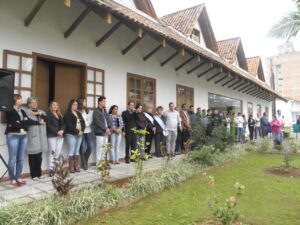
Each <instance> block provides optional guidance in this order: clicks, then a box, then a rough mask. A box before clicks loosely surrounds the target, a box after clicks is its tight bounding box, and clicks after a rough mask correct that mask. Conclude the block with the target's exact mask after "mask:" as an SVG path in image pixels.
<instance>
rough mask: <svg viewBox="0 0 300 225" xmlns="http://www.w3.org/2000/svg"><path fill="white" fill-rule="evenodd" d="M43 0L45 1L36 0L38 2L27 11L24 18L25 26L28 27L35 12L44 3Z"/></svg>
mask: <svg viewBox="0 0 300 225" xmlns="http://www.w3.org/2000/svg"><path fill="white" fill-rule="evenodd" d="M45 2H46V0H38V2H37V3H36V4H35V5H34V7H33V9H32V10H31V12H30V13H29V15H28V16H27V17H26V19H25V20H24V26H25V27H28V26H29V25H30V24H31V22H32V20H33V19H34V17H35V16H36V14H37V13H38V12H39V11H40V9H41V8H42V6H43V5H44V3H45Z"/></svg>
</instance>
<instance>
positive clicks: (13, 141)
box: [5, 95, 39, 186]
mask: <svg viewBox="0 0 300 225" xmlns="http://www.w3.org/2000/svg"><path fill="white" fill-rule="evenodd" d="M21 106H22V96H21V95H15V96H14V106H13V109H12V110H11V111H8V112H6V121H7V126H6V130H5V135H6V143H7V147H8V168H9V180H10V183H11V185H13V186H17V185H18V183H19V184H26V181H25V180H23V179H21V175H22V170H23V164H24V155H25V150H26V147H27V142H28V135H27V131H28V126H29V125H38V124H39V122H36V121H33V120H31V119H30V118H29V117H28V116H27V114H26V113H25V111H24V110H23V109H21Z"/></svg>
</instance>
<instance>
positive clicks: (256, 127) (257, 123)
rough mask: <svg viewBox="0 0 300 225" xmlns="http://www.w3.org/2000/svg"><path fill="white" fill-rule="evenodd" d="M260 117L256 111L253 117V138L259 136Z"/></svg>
mask: <svg viewBox="0 0 300 225" xmlns="http://www.w3.org/2000/svg"><path fill="white" fill-rule="evenodd" d="M260 118H261V115H260V113H259V112H258V113H257V117H256V119H255V139H257V138H258V137H261V129H260Z"/></svg>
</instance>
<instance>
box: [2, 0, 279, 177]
mask: <svg viewBox="0 0 300 225" xmlns="http://www.w3.org/2000/svg"><path fill="white" fill-rule="evenodd" d="M182 12H183V13H185V14H186V16H185V17H179V18H181V19H184V20H185V22H186V23H185V25H184V26H186V28H187V30H186V31H185V33H183V32H182V31H180V29H177V30H176V27H171V26H168V25H167V24H166V22H164V21H165V20H164V19H160V18H157V17H156V14H155V11H154V9H153V7H152V4H151V2H150V0H135V1H133V0H126V1H125V0H123V1H121V0H119V1H113V0H73V1H71V7H67V6H66V5H64V1H63V0H51V1H45V0H26V1H21V0H10V1H5V0H0V30H1V35H0V68H1V67H2V68H7V69H11V70H14V71H15V72H16V79H15V92H16V93H20V94H21V95H22V96H23V98H26V97H29V96H38V97H39V106H40V108H42V109H45V110H47V108H48V104H49V101H50V100H52V99H56V100H57V101H58V102H59V103H60V105H61V106H62V110H63V111H64V110H65V109H66V107H67V102H68V101H69V100H70V99H71V98H78V97H86V98H87V100H88V105H89V107H91V108H94V107H96V99H97V97H98V96H100V95H103V94H104V95H105V96H106V97H107V102H108V105H109V106H110V105H112V104H116V105H118V106H119V107H120V110H124V109H125V108H126V103H127V101H128V100H134V101H135V102H141V103H143V104H147V103H153V104H155V105H156V106H158V105H162V106H164V107H165V108H166V107H167V106H168V103H169V102H171V101H173V102H176V103H177V105H178V106H179V105H181V104H182V103H188V104H194V105H195V106H196V107H201V108H204V109H207V108H209V107H216V108H220V109H223V110H233V111H235V112H238V111H241V112H243V113H245V114H246V115H247V114H248V112H250V113H252V114H254V115H256V113H257V111H264V110H267V111H268V110H269V109H270V108H271V102H272V101H274V99H275V98H280V99H283V100H284V98H282V97H281V96H280V95H279V94H278V93H276V92H274V91H273V90H271V89H270V88H269V87H268V86H267V85H265V83H264V82H263V81H261V80H259V79H258V78H256V77H255V76H253V75H251V74H249V73H248V72H247V71H246V70H244V69H241V68H239V67H238V66H236V65H234V64H232V63H230V62H228V60H225V59H223V58H222V57H220V56H219V52H218V46H217V44H216V40H215V37H214V34H213V30H212V28H211V25H210V22H209V19H208V16H207V12H206V9H205V6H204V5H200V6H196V7H193V8H190V9H188V10H184V11H182ZM177 19H178V17H177ZM181 22H182V21H181ZM2 121H3V120H2ZM4 130H5V124H0V134H1V135H0V146H1V147H0V153H1V154H2V155H3V156H4V158H5V159H7V158H8V154H7V146H6V143H5V136H4ZM46 154H47V153H44V157H43V158H44V160H43V169H46V168H47V160H45V159H46ZM122 154H124V150H123V151H122ZM26 160H27V157H26ZM93 161H94V157H92V158H91V161H90V162H93ZM27 165H28V163H27V161H25V168H24V172H25V173H27V172H28V166H27ZM4 171H5V169H4V167H3V165H2V164H1V163H0V175H1V174H2V173H3V172H4Z"/></svg>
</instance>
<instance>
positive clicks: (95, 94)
mask: <svg viewBox="0 0 300 225" xmlns="http://www.w3.org/2000/svg"><path fill="white" fill-rule="evenodd" d="M89 70H92V71H93V72H94V81H89V80H88V71H89ZM97 72H100V73H102V82H97V81H96V73H97ZM88 84H93V86H94V94H90V93H88V88H87V86H88ZM97 84H100V85H101V86H102V94H101V95H104V93H105V71H104V70H102V69H98V68H95V67H90V66H88V67H87V75H86V98H88V97H93V98H94V100H95V99H97V97H100V96H101V95H98V94H97V93H96V85H97ZM89 108H90V109H95V108H97V105H95V101H94V107H92V108H91V107H89Z"/></svg>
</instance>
